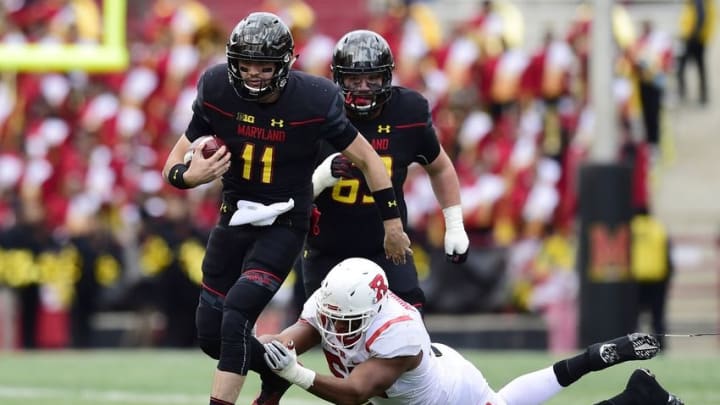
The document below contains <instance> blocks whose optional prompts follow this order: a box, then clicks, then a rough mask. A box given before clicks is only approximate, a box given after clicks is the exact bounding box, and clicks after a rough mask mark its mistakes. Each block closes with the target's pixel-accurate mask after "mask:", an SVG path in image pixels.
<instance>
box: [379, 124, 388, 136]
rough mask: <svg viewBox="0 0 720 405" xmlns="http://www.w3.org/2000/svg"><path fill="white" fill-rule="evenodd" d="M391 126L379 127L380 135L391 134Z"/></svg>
mask: <svg viewBox="0 0 720 405" xmlns="http://www.w3.org/2000/svg"><path fill="white" fill-rule="evenodd" d="M389 133H390V125H378V134H389Z"/></svg>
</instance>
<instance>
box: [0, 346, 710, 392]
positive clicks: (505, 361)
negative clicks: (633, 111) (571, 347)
mask: <svg viewBox="0 0 720 405" xmlns="http://www.w3.org/2000/svg"><path fill="white" fill-rule="evenodd" d="M464 354H465V355H466V356H467V357H468V358H469V359H470V360H471V361H473V362H474V363H475V364H476V365H478V366H479V368H480V369H481V370H482V372H483V374H484V375H485V377H486V378H487V379H488V381H489V383H490V385H491V386H492V387H494V388H496V389H498V388H500V387H501V386H502V385H503V384H505V383H506V382H507V381H509V380H511V379H512V378H513V377H515V376H517V375H520V374H522V373H524V372H527V371H532V370H535V369H538V368H542V367H544V366H546V365H549V364H551V363H552V362H553V360H554V358H553V357H551V356H549V355H546V354H543V353H537V352H518V351H507V352H505V351H493V352H488V351H464ZM303 362H304V364H305V365H306V366H308V367H311V368H313V369H315V370H322V371H323V372H326V370H327V369H326V367H325V364H324V361H323V359H322V358H321V354H320V353H319V352H311V353H308V354H307V355H304V356H303ZM214 366H215V363H214V361H212V360H210V359H208V358H206V357H204V355H203V354H202V353H201V352H200V351H199V350H197V351H195V350H189V351H170V350H168V351H163V350H112V351H81V352H79V351H40V352H10V353H2V354H0V404H3V405H28V404H32V405H85V404H87V405H89V404H93V405H159V404H163V405H169V404H206V403H207V401H208V395H209V387H210V385H211V377H212V373H213V370H214ZM640 366H643V367H646V368H649V369H650V370H652V371H653V372H654V373H655V374H656V375H657V376H658V378H659V380H660V381H661V382H662V383H663V385H664V386H666V388H668V389H669V390H670V391H672V392H675V393H677V394H678V395H679V396H680V397H681V398H682V399H683V400H684V401H685V403H686V404H690V405H718V404H720V354H718V353H710V354H709V355H705V354H692V355H690V356H689V357H684V356H680V355H679V353H678V352H671V353H669V354H667V355H664V356H660V357H658V358H655V359H652V360H648V361H643V362H628V363H624V364H621V365H618V366H616V367H613V368H610V369H607V370H604V371H601V372H597V373H592V374H590V375H587V376H585V377H584V378H583V379H581V380H580V381H579V382H577V383H576V384H574V385H573V386H571V387H569V388H567V389H565V390H564V391H563V392H561V393H560V395H558V396H557V397H555V398H554V399H553V400H552V401H551V402H549V403H550V404H556V405H559V404H568V405H570V404H572V405H578V404H592V403H594V402H597V401H600V400H602V399H605V398H607V397H610V396H611V395H613V394H615V393H617V392H619V391H621V390H622V389H623V387H624V386H625V382H626V380H627V377H628V376H629V375H630V373H631V372H632V370H634V369H635V368H637V367H640ZM258 387H259V382H258V379H257V378H256V377H255V376H251V377H249V378H248V380H247V382H246V384H245V388H244V389H243V393H242V394H241V397H240V399H239V400H238V402H237V404H238V405H240V404H249V403H250V402H251V401H252V399H253V397H254V394H256V393H257V392H258V389H259V388H258ZM321 403H324V402H323V401H321V400H319V399H316V398H314V397H313V396H311V395H310V394H308V393H306V392H304V391H302V390H301V389H299V388H297V387H293V388H292V389H291V390H290V391H289V392H288V394H287V395H286V396H285V399H284V400H283V404H287V405H310V404H321Z"/></svg>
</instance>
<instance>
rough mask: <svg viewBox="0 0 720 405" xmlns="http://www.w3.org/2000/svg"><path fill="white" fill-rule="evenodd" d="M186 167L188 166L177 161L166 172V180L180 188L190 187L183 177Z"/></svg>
mask: <svg viewBox="0 0 720 405" xmlns="http://www.w3.org/2000/svg"><path fill="white" fill-rule="evenodd" d="M187 169H188V167H187V166H186V165H184V164H182V163H178V164H176V165H175V166H173V167H172V169H170V172H169V173H168V182H169V183H170V184H172V185H173V186H175V187H177V188H179V189H181V190H184V189H187V188H190V186H189V185H187V183H185V179H184V178H183V175H184V174H185V172H186V171H187Z"/></svg>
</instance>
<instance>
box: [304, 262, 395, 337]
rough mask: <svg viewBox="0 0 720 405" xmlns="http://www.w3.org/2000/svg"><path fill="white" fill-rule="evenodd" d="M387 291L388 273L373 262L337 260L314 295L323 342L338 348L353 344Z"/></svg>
mask: <svg viewBox="0 0 720 405" xmlns="http://www.w3.org/2000/svg"><path fill="white" fill-rule="evenodd" d="M387 295H388V281H387V277H386V276H385V272H384V271H383V269H382V268H381V267H380V266H378V265H377V264H375V262H373V261H370V260H368V259H363V258H357V257H356V258H350V259H346V260H343V261H342V262H340V263H338V264H337V265H336V266H335V267H333V268H332V269H331V270H330V272H329V273H328V275H327V276H326V277H325V280H323V282H322V283H321V284H320V288H319V290H318V294H317V295H316V297H317V298H316V305H317V314H318V320H319V324H320V328H321V335H322V338H323V340H324V341H325V343H327V344H328V345H330V346H332V347H335V348H338V349H350V348H352V347H353V346H355V344H357V343H358V342H359V341H360V340H361V339H360V338H361V337H362V334H363V333H364V332H365V331H366V330H367V328H368V327H369V326H370V321H371V320H372V319H373V318H374V317H375V315H377V313H378V312H379V311H380V308H381V307H382V305H383V303H385V301H386V300H387Z"/></svg>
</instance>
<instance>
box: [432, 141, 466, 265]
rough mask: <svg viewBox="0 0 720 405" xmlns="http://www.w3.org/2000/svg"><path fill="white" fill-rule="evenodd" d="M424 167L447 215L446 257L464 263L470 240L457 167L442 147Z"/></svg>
mask: <svg viewBox="0 0 720 405" xmlns="http://www.w3.org/2000/svg"><path fill="white" fill-rule="evenodd" d="M424 167H425V171H426V172H427V173H428V175H429V176H430V184H432V188H433V191H434V192H435V198H437V201H438V203H439V204H440V207H441V208H442V212H443V216H444V217H445V254H446V258H447V260H448V261H449V262H451V263H464V262H465V260H467V255H468V248H469V246H470V240H469V238H468V236H467V232H465V225H464V224H463V213H462V206H461V205H460V182H459V181H458V178H457V173H456V172H455V167H454V166H453V164H452V161H451V160H450V157H448V155H447V153H445V150H443V149H442V148H441V149H440V154H439V155H438V157H437V158H435V160H433V161H432V163H430V164H429V165H426V166H424Z"/></svg>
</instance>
